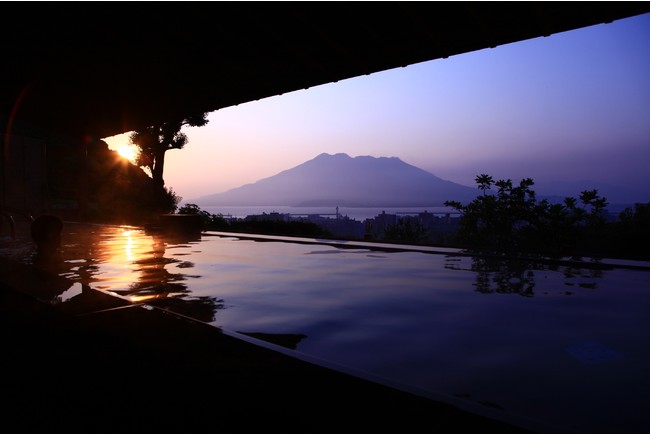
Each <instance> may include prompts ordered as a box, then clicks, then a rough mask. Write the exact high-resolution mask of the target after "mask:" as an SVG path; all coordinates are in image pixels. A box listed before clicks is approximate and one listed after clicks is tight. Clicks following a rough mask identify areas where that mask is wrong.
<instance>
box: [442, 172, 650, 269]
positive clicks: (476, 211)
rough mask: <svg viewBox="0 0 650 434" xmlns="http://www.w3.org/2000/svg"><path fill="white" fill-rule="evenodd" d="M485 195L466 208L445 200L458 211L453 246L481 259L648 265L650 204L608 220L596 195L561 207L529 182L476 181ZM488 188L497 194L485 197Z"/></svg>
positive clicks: (589, 192)
mask: <svg viewBox="0 0 650 434" xmlns="http://www.w3.org/2000/svg"><path fill="white" fill-rule="evenodd" d="M476 183H477V184H478V188H479V189H480V190H482V191H483V194H482V195H480V196H478V197H477V198H476V199H474V200H473V201H471V202H470V203H469V204H467V205H463V204H461V203H460V202H459V201H451V200H449V201H446V202H445V205H446V206H450V207H452V208H455V209H456V210H457V211H458V212H460V214H461V217H460V223H459V227H458V231H457V233H456V234H455V237H454V239H453V240H452V243H453V244H456V245H457V246H459V247H462V248H467V249H469V250H470V251H473V252H477V253H483V254H497V255H510V256H521V255H527V256H548V257H554V258H559V257H573V258H578V257H583V256H590V257H594V258H602V257H610V258H622V259H639V260H648V259H650V254H648V252H647V249H646V248H645V246H647V242H648V240H649V239H650V238H649V237H650V224H649V223H648V219H647V218H644V216H645V217H647V216H648V215H650V204H638V203H637V204H636V205H635V209H634V210H631V209H629V208H628V209H626V210H625V211H623V212H622V213H621V214H620V215H619V219H618V220H617V221H609V220H608V213H607V210H606V207H607V205H608V203H607V200H606V199H605V198H604V197H600V196H599V194H598V191H597V190H586V191H583V192H581V193H580V195H579V199H578V200H577V199H575V198H573V197H567V198H566V199H565V200H564V202H563V203H550V202H549V201H548V200H547V199H543V200H541V201H538V200H537V197H536V194H535V191H533V189H532V186H533V185H534V182H533V180H532V179H530V178H526V179H523V180H521V181H520V183H519V185H516V186H515V185H513V183H512V181H511V180H510V179H506V180H498V181H496V182H495V181H494V180H493V178H492V177H491V176H489V175H486V174H482V175H479V176H477V177H476ZM492 186H495V187H497V191H496V194H490V193H488V190H491V188H492Z"/></svg>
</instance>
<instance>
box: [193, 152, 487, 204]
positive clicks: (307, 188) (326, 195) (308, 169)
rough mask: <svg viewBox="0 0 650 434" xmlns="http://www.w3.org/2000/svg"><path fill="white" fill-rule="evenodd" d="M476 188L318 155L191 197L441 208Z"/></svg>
mask: <svg viewBox="0 0 650 434" xmlns="http://www.w3.org/2000/svg"><path fill="white" fill-rule="evenodd" d="M477 194H478V189H476V188H473V187H468V186H465V185H461V184H456V183H454V182H451V181H446V180H444V179H441V178H439V177H437V176H435V175H433V174H432V173H429V172H427V171H425V170H423V169H420V168H418V167H416V166H413V165H411V164H408V163H405V162H404V161H402V160H401V159H399V158H398V157H372V156H358V157H350V156H349V155H347V154H345V153H336V154H328V153H321V154H319V155H317V156H316V157H315V158H313V159H311V160H308V161H306V162H304V163H302V164H299V165H297V166H295V167H293V168H290V169H286V170H283V171H281V172H279V173H277V174H276V175H273V176H270V177H267V178H263V179H260V180H258V181H256V182H254V183H251V184H245V185H243V186H241V187H237V188H233V189H230V190H227V191H225V192H222V193H215V194H211V195H206V196H201V197H199V198H196V199H193V203H197V204H199V205H209V206H213V205H221V206H263V205H277V206H280V205H286V206H357V207H374V206H442V205H443V203H444V201H446V200H458V201H461V202H469V201H471V200H472V199H474V198H475V197H476V196H477Z"/></svg>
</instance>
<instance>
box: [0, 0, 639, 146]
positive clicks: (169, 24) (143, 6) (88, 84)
mask: <svg viewBox="0 0 650 434" xmlns="http://www.w3.org/2000/svg"><path fill="white" fill-rule="evenodd" d="M0 11H2V16H3V20H2V21H3V23H2V26H1V28H0V36H1V37H2V41H3V50H2V58H1V59H2V60H0V62H2V63H1V66H2V81H1V89H0V114H2V115H3V118H4V122H5V123H6V125H2V127H1V128H2V129H4V130H7V129H11V127H12V125H13V124H15V123H21V124H27V125H31V126H34V127H36V128H39V129H42V130H44V131H48V132H51V133H56V134H62V135H65V136H68V137H70V138H81V137H88V136H90V137H95V138H101V137H108V136H112V135H115V134H119V133H123V132H128V131H132V130H134V129H137V128H139V127H142V126H145V125H148V124H151V123H154V122H156V121H158V120H162V119H166V118H170V117H176V116H183V115H186V114H189V113H195V112H212V111H215V110H218V109H221V108H224V107H229V106H234V105H238V104H242V103H246V102H250V101H255V100H259V99H262V98H267V97H271V96H275V95H280V94H283V93H287V92H292V91H296V90H300V89H305V88H309V87H313V86H318V85H322V84H326V83H332V82H336V81H339V80H344V79H348V78H352V77H357V76H362V75H365V74H371V73H375V72H379V71H384V70H388V69H392V68H397V67H403V66H407V65H411V64H415V63H419V62H424V61H429V60H433V59H440V58H446V57H449V56H454V55H458V54H462V53H467V52H471V51H475V50H481V49H484V48H489V47H496V46H499V45H503V44H508V43H512V42H517V41H522V40H526V39H531V38H536V37H542V36H550V35H552V34H554V33H558V32H564V31H569V30H573V29H577V28H581V27H586V26H591V25H596V24H602V23H608V22H611V21H614V20H619V19H623V18H628V17H631V16H635V15H639V14H642V13H647V12H650V3H649V2H620V1H619V2H521V3H519V2H497V3H491V2H467V3H465V2H377V3H374V2H333V3H330V2H262V3H249V2H162V3H156V2H72V3H67V2H63V3H61V2H45V3H40V2H4V3H3V4H2V5H0Z"/></svg>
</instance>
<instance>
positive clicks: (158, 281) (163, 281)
mask: <svg viewBox="0 0 650 434" xmlns="http://www.w3.org/2000/svg"><path fill="white" fill-rule="evenodd" d="M190 237H191V235H188V236H187V237H182V238H179V237H178V236H175V237H171V236H164V235H162V234H156V235H154V236H152V238H153V245H152V250H151V256H146V257H143V258H141V259H138V260H136V261H134V264H135V265H136V266H137V270H138V271H139V272H140V273H141V276H140V278H139V279H138V281H137V282H134V283H132V284H131V285H129V289H128V290H127V291H120V293H121V294H122V295H125V296H128V297H130V298H131V300H133V301H146V302H147V303H148V304H151V305H154V306H158V307H162V308H165V309H168V310H170V311H173V312H175V313H180V314H182V315H185V316H188V317H191V318H194V319H198V320H199V321H204V322H211V321H214V319H215V315H216V312H217V310H218V309H224V307H225V305H224V303H223V300H220V299H217V298H216V297H194V296H190V294H191V291H190V290H189V289H188V287H187V284H186V283H184V281H185V280H187V279H188V278H199V277H201V276H196V275H190V274H185V273H181V272H178V273H172V272H170V271H169V270H168V268H169V266H171V265H172V264H174V265H175V266H176V267H177V268H178V269H179V270H182V269H187V268H193V267H194V264H193V263H192V262H189V261H180V260H178V259H174V258H169V257H165V251H166V247H167V245H168V244H169V245H174V246H178V245H179V244H181V243H187V242H190V241H193V240H195V238H196V239H199V238H200V235H197V236H196V237H195V238H190Z"/></svg>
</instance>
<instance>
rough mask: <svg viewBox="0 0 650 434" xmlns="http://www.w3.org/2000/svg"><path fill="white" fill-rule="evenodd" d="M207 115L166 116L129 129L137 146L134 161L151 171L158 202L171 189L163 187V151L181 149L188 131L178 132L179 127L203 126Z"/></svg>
mask: <svg viewBox="0 0 650 434" xmlns="http://www.w3.org/2000/svg"><path fill="white" fill-rule="evenodd" d="M207 115H208V114H207V113H197V114H193V115H189V116H185V117H178V118H175V119H169V120H166V121H163V122H160V123H157V124H154V125H149V126H147V127H144V128H142V129H139V130H136V131H134V132H133V133H131V136H130V137H129V138H130V140H131V143H132V144H133V145H135V146H137V148H138V155H137V157H136V164H137V165H138V166H140V167H144V168H146V169H147V170H149V172H150V173H151V178H152V179H153V188H154V191H153V195H154V197H155V198H156V199H157V200H158V201H159V202H160V203H161V204H162V203H164V202H165V196H169V195H170V194H171V195H172V196H173V193H172V192H171V191H167V190H166V189H165V181H164V178H163V173H164V170H165V153H166V152H167V151H169V150H170V149H182V148H183V147H184V146H185V145H186V144H187V135H186V134H184V133H182V132H181V128H183V127H184V126H190V127H202V126H204V125H206V124H207V123H208V119H207ZM175 205H176V204H174V206H175Z"/></svg>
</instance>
